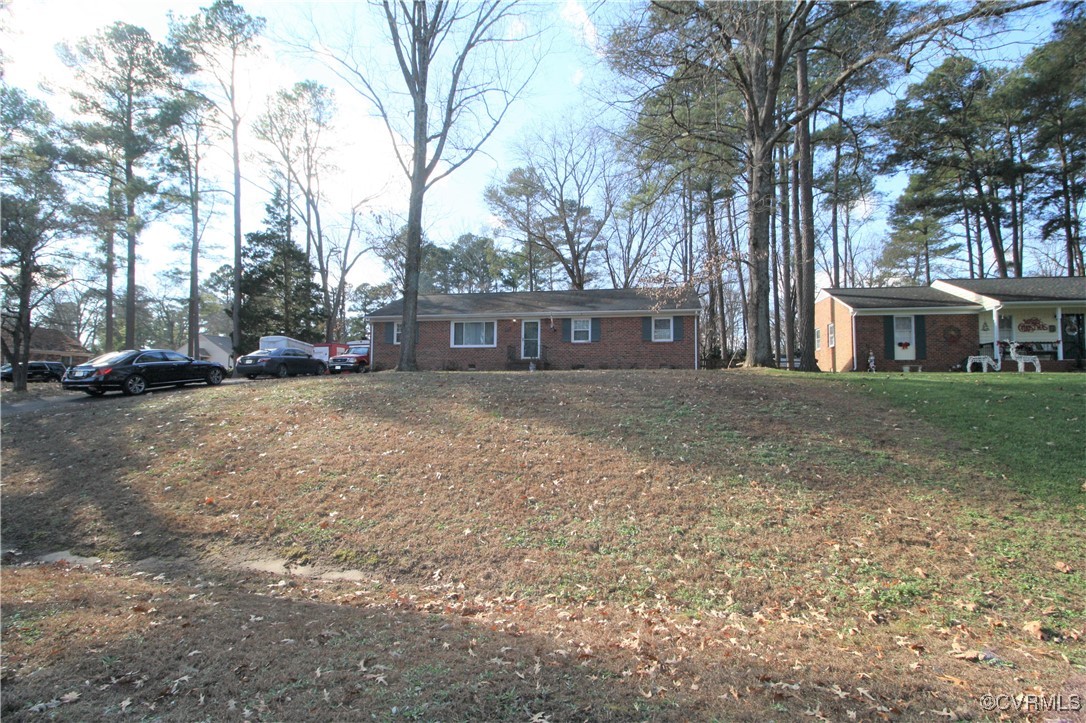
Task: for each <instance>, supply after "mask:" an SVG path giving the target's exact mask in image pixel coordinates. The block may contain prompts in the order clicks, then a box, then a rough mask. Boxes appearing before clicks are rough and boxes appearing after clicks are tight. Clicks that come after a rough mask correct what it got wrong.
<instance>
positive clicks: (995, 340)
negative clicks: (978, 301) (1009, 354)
mask: <svg viewBox="0 0 1086 723" xmlns="http://www.w3.org/2000/svg"><path fill="white" fill-rule="evenodd" d="M1001 308H1003V307H1002V306H997V307H996V308H994V309H992V357H993V358H995V360H996V361H999V360H1000V359H1002V358H1003V355H1002V354H1000V353H999V310H1000V309H1001Z"/></svg>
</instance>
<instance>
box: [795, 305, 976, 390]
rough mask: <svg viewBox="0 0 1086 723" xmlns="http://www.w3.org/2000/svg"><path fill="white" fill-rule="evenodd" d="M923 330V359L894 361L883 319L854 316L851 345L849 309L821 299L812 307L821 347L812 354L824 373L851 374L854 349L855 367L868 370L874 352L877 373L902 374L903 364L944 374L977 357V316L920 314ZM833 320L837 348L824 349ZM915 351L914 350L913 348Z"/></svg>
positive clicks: (826, 347) (879, 317)
mask: <svg viewBox="0 0 1086 723" xmlns="http://www.w3.org/2000/svg"><path fill="white" fill-rule="evenodd" d="M923 316H924V324H925V327H926V330H925V331H926V334H925V338H926V346H927V348H926V350H925V354H924V357H923V358H919V357H918V358H917V359H915V360H897V359H894V358H892V357H890V358H888V357H887V356H886V342H885V336H884V334H885V332H884V327H883V324H884V323H885V322H884V319H885V318H886V317H885V316H857V317H856V339H855V344H853V343H852V341H853V340H852V318H851V316H850V314H849V310H848V307H846V306H845V305H844V304H841V303H840V302H838V301H836V300H834V299H830V298H827V299H823V300H822V301H820V302H819V303H818V304H817V305H816V306H815V326H816V328H818V329H821V331H822V348H821V349H820V350H818V351H816V352H815V357H816V358H817V359H818V367H819V369H822V370H823V371H839V372H844V371H852V369H853V350H854V349H855V353H856V356H857V357H858V358H857V359H856V366H855V368H856V369H858V370H860V371H866V370H867V354H868V351H873V352H874V353H875V368H876V369H877V370H879V371H901V369H902V367H903V366H905V365H917V366H923V367H924V371H933V372H945V371H950V369H951V368H952V367H954V366H955V365H957V364H960V363H962V362H963V361H964V360H965V358H966V357H968V356H970V355H973V354H976V353H977V349H978V347H979V345H980V332H979V329H978V325H977V316H976V314H923ZM831 319H834V320H835V322H836V329H837V347H836V349H830V348H828V346H827V331H826V327H827V324H829V322H830V320H831ZM914 348H915V347H914Z"/></svg>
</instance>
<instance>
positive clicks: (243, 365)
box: [234, 349, 328, 379]
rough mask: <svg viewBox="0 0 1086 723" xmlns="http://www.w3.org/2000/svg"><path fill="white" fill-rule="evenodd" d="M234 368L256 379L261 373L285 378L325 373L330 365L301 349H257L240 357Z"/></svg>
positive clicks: (239, 372)
mask: <svg viewBox="0 0 1086 723" xmlns="http://www.w3.org/2000/svg"><path fill="white" fill-rule="evenodd" d="M234 370H235V371H236V372H237V373H238V374H241V375H244V376H246V377H248V378H249V379H256V378H257V377H258V376H261V375H266V376H272V377H279V378H283V377H294V376H297V375H299V374H313V375H316V374H325V373H327V371H328V367H327V366H326V365H325V363H324V362H323V361H321V360H320V359H314V358H313V357H311V356H309V355H308V354H306V353H305V352H304V351H302V350H301V349H257V350H256V351H254V352H253V353H252V354H246V355H245V356H243V357H242V358H241V359H238V364H237V366H236V367H235V368H234Z"/></svg>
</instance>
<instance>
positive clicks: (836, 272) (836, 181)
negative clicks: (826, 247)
mask: <svg viewBox="0 0 1086 723" xmlns="http://www.w3.org/2000/svg"><path fill="white" fill-rule="evenodd" d="M844 117H845V94H844V93H841V94H840V95H839V96H837V119H838V120H837V122H838V123H840V124H842V125H843V124H844V120H843V119H844ZM842 145H843V142H842V140H841V138H840V137H838V138H837V142H836V143H834V144H833V198H832V199H831V203H830V234H831V238H832V239H833V285H834V287H839V286H841V246H840V241H839V237H838V231H837V208H838V204H839V203H840V200H841V146H842Z"/></svg>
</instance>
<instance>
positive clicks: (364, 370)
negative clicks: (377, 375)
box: [358, 364, 370, 374]
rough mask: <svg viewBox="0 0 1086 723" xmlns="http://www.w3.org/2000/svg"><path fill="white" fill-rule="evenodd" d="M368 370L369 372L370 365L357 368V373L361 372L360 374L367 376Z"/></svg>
mask: <svg viewBox="0 0 1086 723" xmlns="http://www.w3.org/2000/svg"><path fill="white" fill-rule="evenodd" d="M369 370H370V365H369V364H363V365H362V366H360V367H359V368H358V371H359V372H361V373H362V374H368V373H369Z"/></svg>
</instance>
